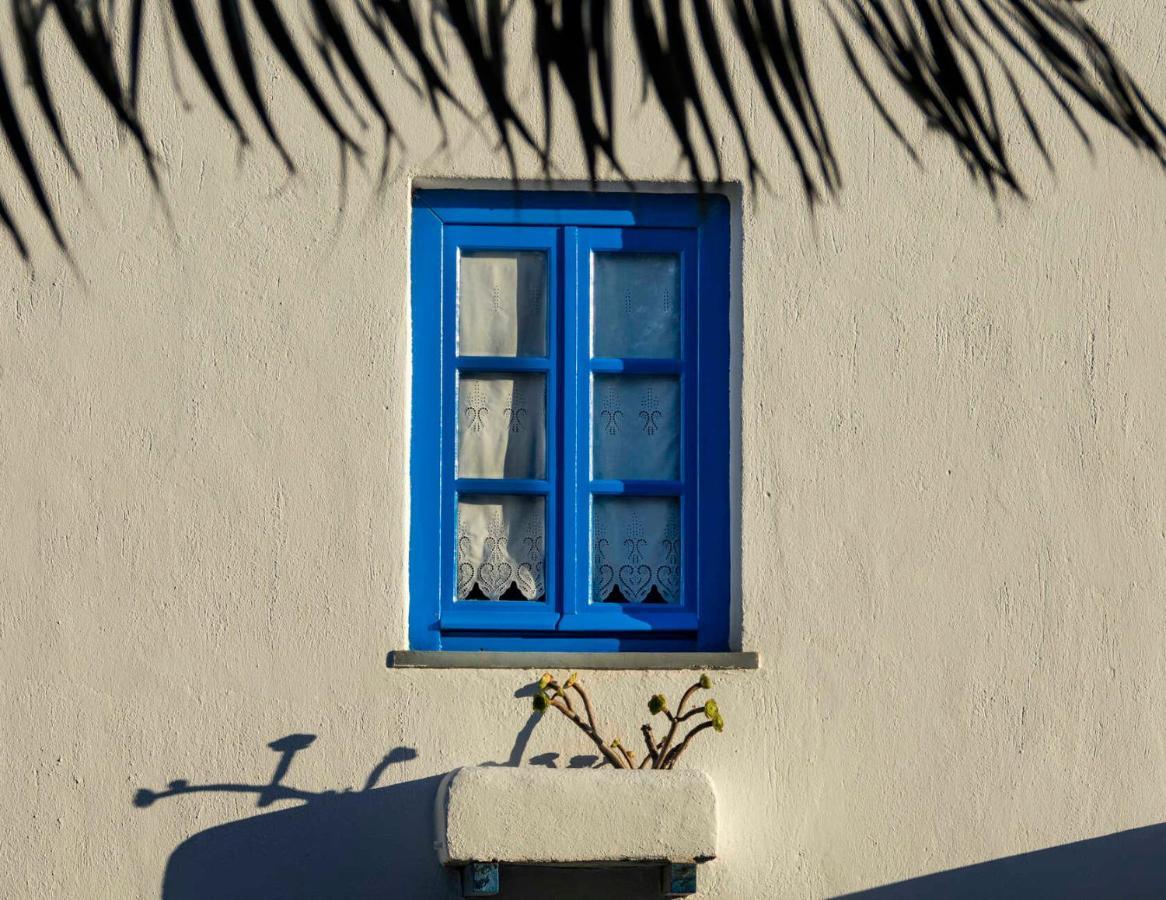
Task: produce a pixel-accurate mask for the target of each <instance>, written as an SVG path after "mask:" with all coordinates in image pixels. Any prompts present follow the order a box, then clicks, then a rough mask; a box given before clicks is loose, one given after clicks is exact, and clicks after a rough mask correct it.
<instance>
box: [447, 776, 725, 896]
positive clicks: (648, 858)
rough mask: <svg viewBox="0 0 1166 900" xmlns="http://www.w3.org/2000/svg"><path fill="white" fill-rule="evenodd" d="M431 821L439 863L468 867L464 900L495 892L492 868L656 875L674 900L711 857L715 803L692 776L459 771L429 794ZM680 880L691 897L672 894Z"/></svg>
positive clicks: (708, 788) (705, 784) (707, 785)
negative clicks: (611, 869)
mask: <svg viewBox="0 0 1166 900" xmlns="http://www.w3.org/2000/svg"><path fill="white" fill-rule="evenodd" d="M436 821H437V848H438V855H439V856H440V859H441V862H442V863H443V864H445V865H450V866H465V867H467V872H468V877H467V882H466V886H467V888H468V889H467V890H466V895H467V896H488V895H489V894H490V893H496V892H497V884H496V879H497V864H498V863H507V864H512V865H583V866H615V865H663V866H665V868H666V874H665V890H666V892H667V893H671V895H673V896H680V895H683V894H685V893H692V889H694V888H695V883H694V882H695V864H696V863H698V862H704V861H706V860H710V859H712V858H713V857H715V856H716V855H717V803H716V794H715V792H714V790H713V785H712V782H711V780H710V779H709V777H708V776H707V775H705V774H704V773H703V772H699V771H696V770H692V769H679V770H671V771H652V770H641V771H627V770H618V769H608V768H604V769H544V768H507V767H500V766H499V767H492V766H491V767H487V766H481V767H471V768H465V769H458V770H457V771H455V772H452V773H450V774H449V775H447V776H446V777H445V779H444V780H443V781H442V783H441V786H440V787H439V788H438V792H437V816H436ZM482 864H486V865H482ZM475 866H476V868H475ZM491 872H492V873H493V878H494V880H495V881H494V884H493V886H492V889H491V885H490V884H489V883H488V882H489V880H490V874H491ZM688 875H691V876H692V881H693V884H692V889H688V890H683V889H682V890H677V886H678V885H679V886H680V887H681V888H683V887H684V886H685V883H686V882H687V876H688ZM677 878H679V881H678V880H677ZM475 883H477V884H478V887H477V888H475Z"/></svg>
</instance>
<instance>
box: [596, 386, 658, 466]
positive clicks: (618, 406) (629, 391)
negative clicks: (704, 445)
mask: <svg viewBox="0 0 1166 900" xmlns="http://www.w3.org/2000/svg"><path fill="white" fill-rule="evenodd" d="M591 393H592V399H591V402H592V409H591V422H592V424H591V431H592V435H593V438H592V472H593V473H594V475H593V477H595V478H615V479H619V480H626V479H630V478H656V479H669V480H674V479H678V478H679V477H680V379H679V378H676V377H675V376H671V375H648V376H642V375H596V376H595V380H594V382H593V384H592V392H591Z"/></svg>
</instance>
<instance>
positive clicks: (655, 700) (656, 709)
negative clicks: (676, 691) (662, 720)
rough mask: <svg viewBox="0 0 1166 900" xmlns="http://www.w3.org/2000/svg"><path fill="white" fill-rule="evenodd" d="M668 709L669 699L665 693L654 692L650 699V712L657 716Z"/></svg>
mask: <svg viewBox="0 0 1166 900" xmlns="http://www.w3.org/2000/svg"><path fill="white" fill-rule="evenodd" d="M667 711H668V700H667V698H666V697H665V696H664V695H663V694H653V695H652V698H651V699H650V700H649V701H648V712H650V713H651V714H652V715H654V716H656V715H659V714H660V713H662V712H667Z"/></svg>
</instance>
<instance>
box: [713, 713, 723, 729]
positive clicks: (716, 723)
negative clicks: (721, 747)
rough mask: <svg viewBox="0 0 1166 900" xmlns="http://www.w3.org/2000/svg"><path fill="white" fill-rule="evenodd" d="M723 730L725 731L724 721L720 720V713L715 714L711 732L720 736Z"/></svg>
mask: <svg viewBox="0 0 1166 900" xmlns="http://www.w3.org/2000/svg"><path fill="white" fill-rule="evenodd" d="M724 730H725V720H724V719H723V718H721V714H720V713H717V714H716V717H715V718H714V719H713V731H715V732H717V733H718V734H720V733H721V732H722V731H724Z"/></svg>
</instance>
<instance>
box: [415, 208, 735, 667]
mask: <svg viewBox="0 0 1166 900" xmlns="http://www.w3.org/2000/svg"><path fill="white" fill-rule="evenodd" d="M412 240H413V245H412V327H413V345H412V346H413V355H412V366H413V372H412V378H413V396H412V443H411V448H410V476H409V477H410V481H411V492H410V498H411V517H410V552H409V565H410V578H409V591H410V613H409V631H410V644H411V646H412V647H413V648H414V649H422V650H436V649H442V650H553V649H560V650H592V651H602V650H726V649H728V631H729V590H730V552H729V533H730V527H729V312H728V311H729V275H728V250H729V216H728V204H727V202H726V201H725V199H724V198H723V197H718V196H711V195H704V196H699V195H695V194H693V195H651V194H648V195H644V194H592V193H567V192H547V191H537V192H519V191H513V192H510V191H455V190H424V191H418V192H417V193H416V194H415V195H414V200H413V238H412Z"/></svg>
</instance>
